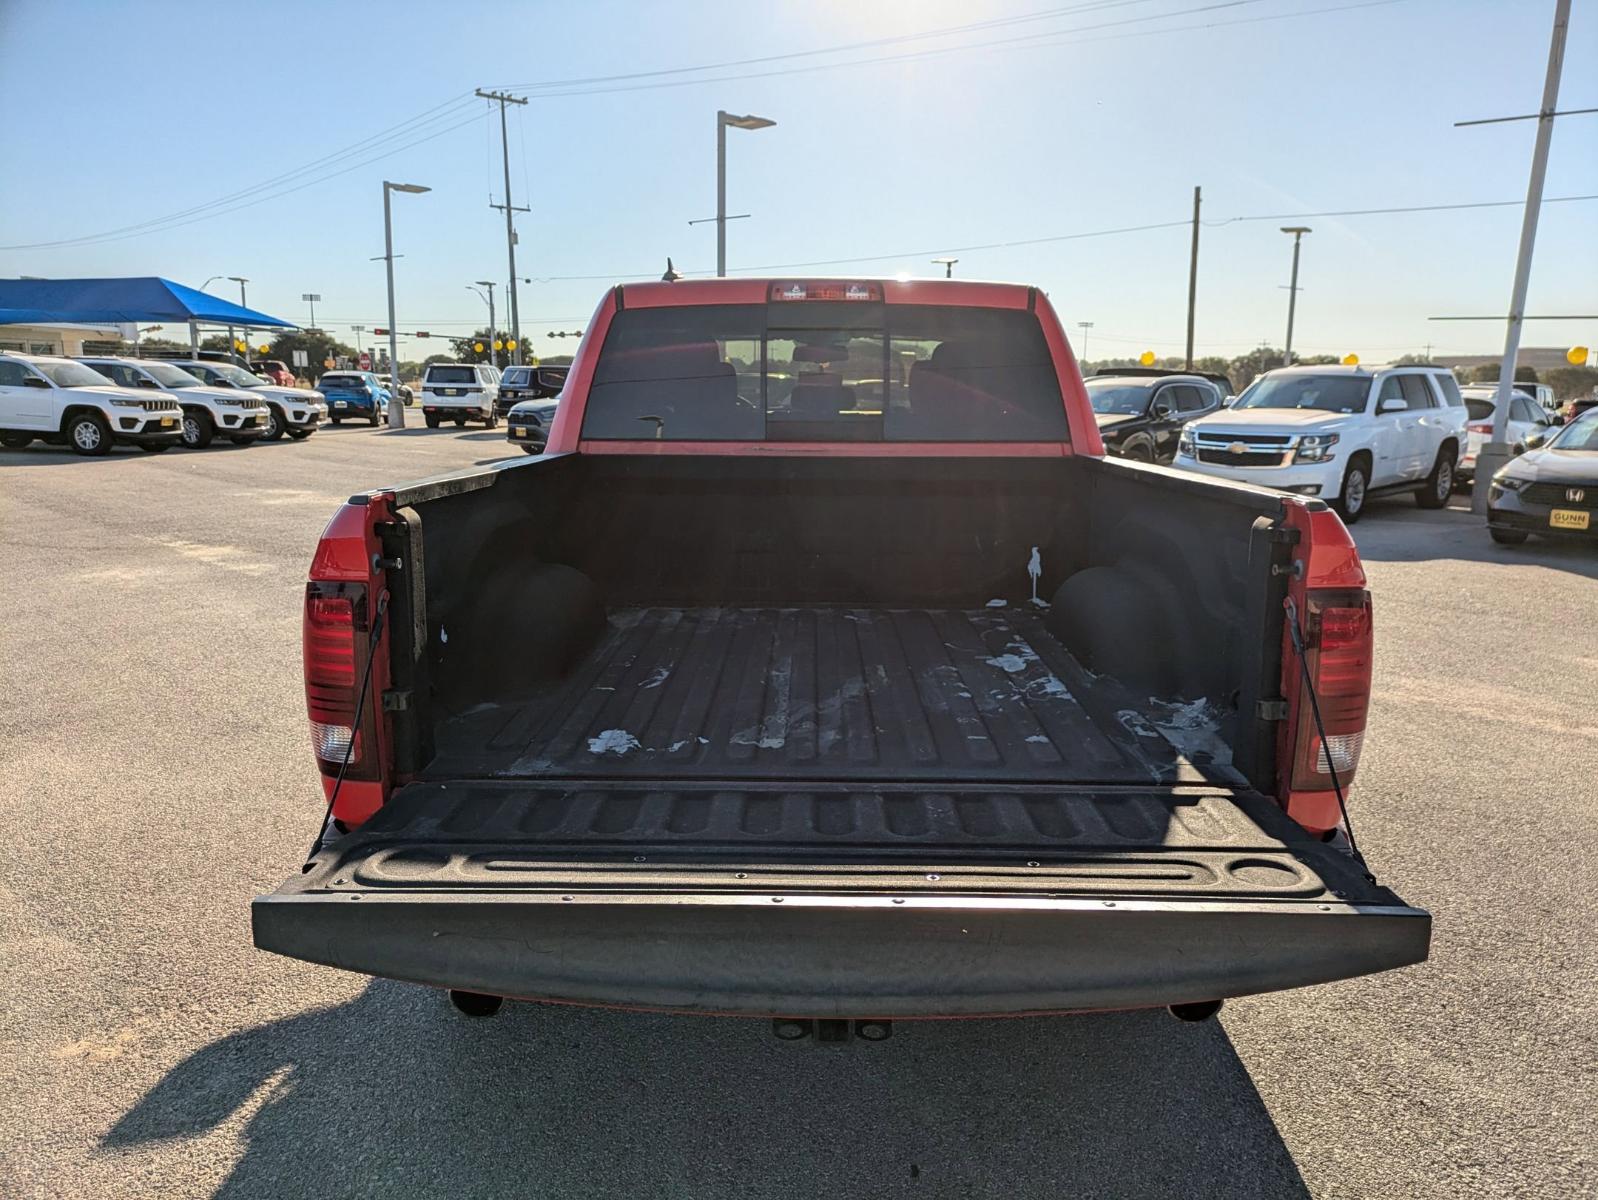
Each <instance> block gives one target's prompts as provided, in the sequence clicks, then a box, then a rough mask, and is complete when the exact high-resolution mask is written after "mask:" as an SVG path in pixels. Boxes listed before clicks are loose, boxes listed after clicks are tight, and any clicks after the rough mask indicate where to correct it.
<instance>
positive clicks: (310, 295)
mask: <svg viewBox="0 0 1598 1200" xmlns="http://www.w3.org/2000/svg"><path fill="white" fill-rule="evenodd" d="M321 298H322V297H321V295H320V294H319V293H317V292H305V293H303V294H302V295H301V296H300V299H301V300H304V301H305V302H306V303H307V304H309V305H310V306H311V328H312V329H315V328H316V302H317V301H318V300H320V299H321Z"/></svg>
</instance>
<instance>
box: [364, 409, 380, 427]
mask: <svg viewBox="0 0 1598 1200" xmlns="http://www.w3.org/2000/svg"><path fill="white" fill-rule="evenodd" d="M366 423H367V424H368V425H370V426H371V427H372V428H374V429H376V428H377V409H376V408H373V409H372V415H371V416H369V417H367V418H366Z"/></svg>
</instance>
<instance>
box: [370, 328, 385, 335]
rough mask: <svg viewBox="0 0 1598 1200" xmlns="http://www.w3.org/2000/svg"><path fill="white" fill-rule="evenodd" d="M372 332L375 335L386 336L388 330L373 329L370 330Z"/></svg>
mask: <svg viewBox="0 0 1598 1200" xmlns="http://www.w3.org/2000/svg"><path fill="white" fill-rule="evenodd" d="M372 333H373V334H374V335H375V336H376V337H387V336H388V330H386V329H374V330H372Z"/></svg>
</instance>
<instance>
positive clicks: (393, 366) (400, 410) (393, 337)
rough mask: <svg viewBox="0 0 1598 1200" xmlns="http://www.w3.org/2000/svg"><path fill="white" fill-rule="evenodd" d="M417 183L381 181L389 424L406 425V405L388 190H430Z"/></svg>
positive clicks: (391, 215)
mask: <svg viewBox="0 0 1598 1200" xmlns="http://www.w3.org/2000/svg"><path fill="white" fill-rule="evenodd" d="M432 190H433V189H432V188H426V187H423V186H421V185H420V184H417V183H390V182H389V181H388V180H386V179H385V180H383V261H384V264H385V265H386V266H387V267H388V427H389V428H390V429H404V428H405V405H403V404H402V403H400V392H399V334H398V333H396V332H395V329H394V216H393V211H392V207H391V205H390V203H389V193H390V192H409V193H411V194H413V195H415V194H419V193H421V192H430V191H432Z"/></svg>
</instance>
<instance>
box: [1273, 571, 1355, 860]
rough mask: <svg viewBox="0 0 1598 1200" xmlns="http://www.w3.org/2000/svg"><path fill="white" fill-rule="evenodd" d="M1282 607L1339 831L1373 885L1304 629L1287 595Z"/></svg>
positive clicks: (1291, 598) (1296, 609)
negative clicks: (1340, 774)
mask: <svg viewBox="0 0 1598 1200" xmlns="http://www.w3.org/2000/svg"><path fill="white" fill-rule="evenodd" d="M1282 607H1283V608H1285V609H1286V610H1287V634H1288V637H1290V638H1291V639H1292V641H1293V653H1294V654H1296V655H1297V656H1298V671H1299V675H1300V676H1301V677H1302V678H1303V680H1304V691H1305V692H1306V693H1307V694H1308V695H1309V708H1310V712H1311V713H1312V714H1313V715H1314V718H1315V732H1316V733H1318V734H1319V735H1320V739H1321V757H1322V758H1324V759H1325V760H1326V773H1327V774H1328V775H1330V776H1331V777H1332V791H1333V792H1334V793H1335V794H1336V796H1337V810H1338V812H1340V813H1342V815H1343V832H1344V833H1345V834H1347V835H1348V850H1349V853H1350V854H1352V855H1353V856H1354V861H1355V862H1357V863H1358V864H1359V865H1360V866H1362V867H1364V868H1365V878H1366V879H1368V880H1370V881H1371V882H1372V883H1375V882H1376V876H1375V875H1373V874H1371V870H1370V866H1369V865H1368V864H1367V863H1366V862H1365V856H1364V855H1363V854H1361V853H1360V852H1359V843H1358V842H1357V841H1355V840H1354V823H1353V822H1352V821H1351V820H1349V818H1348V802H1347V800H1345V799H1344V797H1343V781H1342V780H1340V779H1338V777H1337V764H1336V763H1334V762H1333V761H1332V751H1331V748H1330V747H1329V746H1328V745H1327V744H1326V722H1325V721H1323V720H1322V719H1321V702H1320V698H1319V697H1318V696H1316V694H1315V681H1314V680H1312V679H1311V678H1310V674H1309V660H1308V659H1307V658H1306V657H1305V653H1304V629H1303V626H1301V625H1300V624H1299V623H1298V605H1296V604H1294V603H1293V597H1292V596H1288V597H1287V598H1286V599H1285V600H1283V601H1282Z"/></svg>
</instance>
